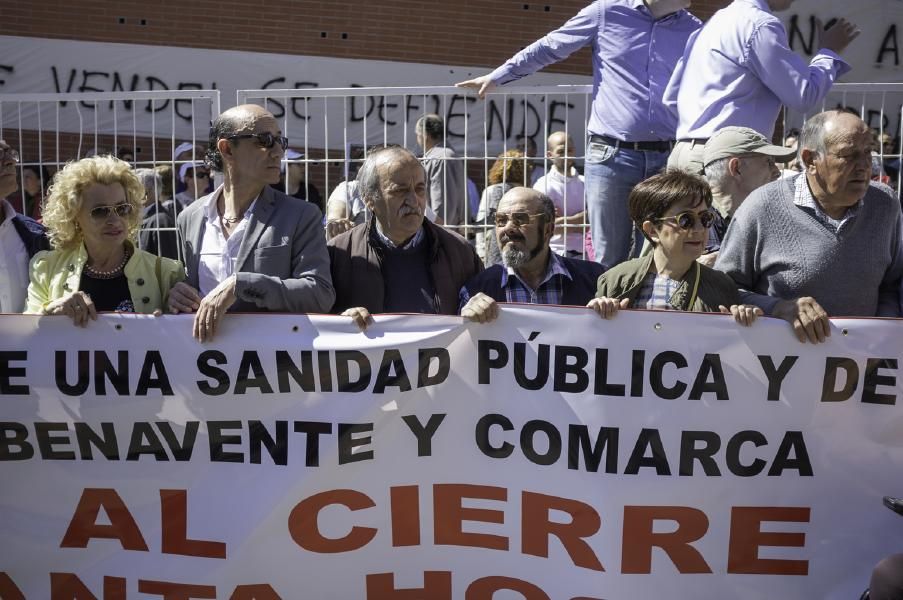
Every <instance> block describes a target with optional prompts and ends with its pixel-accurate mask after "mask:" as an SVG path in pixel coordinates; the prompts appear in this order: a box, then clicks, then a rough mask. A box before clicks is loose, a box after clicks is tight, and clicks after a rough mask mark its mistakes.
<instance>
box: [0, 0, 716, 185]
mask: <svg viewBox="0 0 903 600" xmlns="http://www.w3.org/2000/svg"><path fill="white" fill-rule="evenodd" d="M728 2H729V0H704V1H699V0H697V1H696V2H694V3H693V7H692V12H693V13H694V14H696V15H697V16H699V17H700V18H702V19H707V18H708V17H709V16H711V14H712V13H714V12H715V11H716V10H717V9H718V8H720V7H722V6H725V5H726V4H728ZM587 3H588V0H542V1H540V2H536V1H534V0H520V1H513V0H448V1H445V2H435V1H429V0H384V1H383V2H381V3H376V2H372V1H370V0H344V1H340V2H328V1H323V0H191V1H189V2H186V1H185V0H155V1H153V2H148V1H147V0H117V1H112V0H79V1H78V2H72V0H35V1H32V2H22V1H21V0H0V15H2V19H0V34H2V35H21V36H31V37H46V38H61V39H78V40H86V41H98V42H120V43H132V44H149V45H165V46H183V47H197V48H212V49H223V50H240V51H251V52H273V53H279V54H301V55H313V56H334V57H343V58H361V59H375V60H389V61H391V60H397V61H406V62H423V63H436V64H456V65H473V66H484V67H486V68H487V71H488V70H489V69H490V68H492V67H495V66H497V65H499V64H501V63H502V62H504V61H505V60H507V59H508V58H509V57H510V56H511V55H512V54H513V53H514V52H516V51H517V50H519V49H520V48H522V47H523V46H525V45H527V44H529V43H530V42H532V41H533V40H535V39H537V38H538V37H541V36H542V35H544V34H545V33H547V32H548V31H550V30H552V29H554V28H556V27H558V26H559V25H561V24H562V23H564V22H565V21H566V20H567V19H569V18H570V17H572V16H573V15H574V14H576V13H577V12H578V11H579V10H580V9H581V8H583V7H584V6H586V4H587ZM111 51H114V50H113V49H111ZM0 62H2V61H0ZM547 70H548V71H551V72H558V73H574V74H580V75H589V74H590V59H589V51H588V49H584V50H581V51H579V52H577V53H575V54H574V55H573V56H571V57H570V58H569V59H568V60H566V61H563V62H561V63H559V64H557V65H553V66H550V67H548V69H547ZM6 137H7V141H8V142H9V143H12V144H13V145H14V146H17V147H19V148H20V149H21V150H22V154H23V159H25V160H26V161H27V162H30V161H37V160H43V161H45V162H53V161H54V159H55V156H56V154H57V152H59V156H60V157H61V159H62V160H63V161H65V160H66V159H69V158H72V157H74V156H76V155H77V149H78V147H79V146H78V145H79V142H81V143H82V149H83V152H84V148H86V147H93V146H94V144H95V141H94V139H93V138H92V139H90V140H84V139H83V140H79V138H78V136H73V135H67V134H62V135H61V136H60V137H59V138H58V139H56V138H55V137H54V136H53V135H52V134H45V135H44V136H43V139H42V145H41V150H40V151H39V145H38V137H39V136H38V135H36V134H35V132H23V136H22V139H21V140H19V139H18V135H17V134H16V133H12V132H9V133H7V135H6ZM128 142H129V143H127V144H122V145H132V144H131V140H128ZM97 144H98V145H99V146H100V147H101V148H104V149H109V150H112V149H113V140H112V139H111V138H109V137H108V136H101V138H100V139H98V140H97ZM169 146H170V141H169V140H168V139H167V140H162V141H158V142H157V154H156V156H157V157H158V159H166V158H168V156H169ZM50 149H52V150H50ZM136 149H137V150H138V152H137V155H136V159H137V160H139V161H146V160H150V159H151V142H150V141H149V140H145V139H142V140H138V143H137V148H136ZM39 157H40V158H39ZM311 158H322V153H317V152H312V153H311ZM327 168H328V171H329V175H328V180H329V181H330V183H331V185H330V186H329V187H332V185H334V183H335V182H337V181H339V180H340V179H341V168H342V167H341V163H331V164H329V165H328V167H327V166H326V165H322V164H320V165H317V166H316V167H314V168H313V170H314V173H311V177H310V178H311V180H312V181H313V182H314V183H315V184H317V185H319V186H320V188H321V191H322V190H323V188H324V187H325V182H326V179H327V178H326V170H327ZM470 170H471V171H472V172H471V173H470V174H471V176H472V177H473V178H474V179H475V180H476V181H480V182H482V163H481V162H480V164H473V165H471V169H470Z"/></svg>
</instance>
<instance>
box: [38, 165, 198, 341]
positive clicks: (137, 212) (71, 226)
mask: <svg viewBox="0 0 903 600" xmlns="http://www.w3.org/2000/svg"><path fill="white" fill-rule="evenodd" d="M144 194H145V190H144V186H143V185H141V183H140V182H139V180H138V178H137V177H136V176H135V175H134V173H132V170H131V167H130V166H129V164H128V163H126V162H124V161H121V160H119V159H118V158H114V157H112V156H92V157H91V158H85V159H82V160H79V161H74V162H70V163H68V164H67V165H66V166H65V167H64V168H63V169H62V170H61V171H60V172H58V173H57V174H56V176H55V177H54V183H53V186H52V187H51V188H50V195H49V196H48V198H47V201H46V204H45V206H44V225H45V226H46V227H47V230H48V231H47V235H48V237H49V238H50V244H51V246H52V248H53V250H50V251H45V252H40V253H38V254H36V255H35V257H34V258H33V259H32V260H31V265H30V271H29V274H30V278H31V282H30V284H29V286H28V300H27V305H26V310H25V312H27V313H32V314H44V315H67V316H68V317H70V318H71V319H72V320H73V322H74V323H75V324H76V325H79V326H85V325H87V323H88V322H89V321H90V320H94V319H97V313H98V312H100V311H117V312H134V313H155V312H157V311H160V310H162V309H163V308H164V307H165V306H166V300H167V297H168V295H169V290H170V288H171V287H172V286H173V285H175V283H176V282H178V281H181V280H182V279H184V278H185V269H184V268H183V267H182V264H181V263H180V262H178V261H174V260H170V259H167V258H158V257H157V256H154V255H153V254H150V253H148V252H145V251H143V250H140V249H138V248H136V247H135V243H134V240H135V239H136V236H137V233H138V229H139V226H140V222H141V207H142V203H143V200H144Z"/></svg>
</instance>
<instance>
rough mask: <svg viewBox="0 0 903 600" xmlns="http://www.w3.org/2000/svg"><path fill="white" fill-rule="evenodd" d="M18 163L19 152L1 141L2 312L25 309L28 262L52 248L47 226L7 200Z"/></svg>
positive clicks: (0, 281) (0, 290)
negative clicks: (22, 212) (18, 210)
mask: <svg viewBox="0 0 903 600" xmlns="http://www.w3.org/2000/svg"><path fill="white" fill-rule="evenodd" d="M18 162H19V153H18V152H17V151H16V150H15V149H13V148H10V147H9V146H8V145H7V144H6V142H4V141H3V140H0V313H19V312H22V311H23V310H25V299H26V296H27V290H28V261H29V260H31V257H33V256H34V255H35V254H37V253H38V252H40V251H41V250H50V244H49V243H48V241H47V236H46V235H45V230H44V227H43V226H42V225H41V224H40V223H38V222H37V221H35V220H33V219H31V218H29V217H26V216H25V215H22V214H19V213H17V212H16V210H15V209H14V208H13V206H12V204H10V203H9V202H8V201H7V200H5V198H6V197H7V196H9V195H10V194H12V193H13V192H15V191H16V189H17V188H18V187H19V186H18V183H17V182H16V165H17V164H18Z"/></svg>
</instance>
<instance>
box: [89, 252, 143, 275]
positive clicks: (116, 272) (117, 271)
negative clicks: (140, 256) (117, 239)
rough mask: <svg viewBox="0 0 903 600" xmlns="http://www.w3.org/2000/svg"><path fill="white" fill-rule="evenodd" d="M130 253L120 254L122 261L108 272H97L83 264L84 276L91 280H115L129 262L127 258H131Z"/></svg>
mask: <svg viewBox="0 0 903 600" xmlns="http://www.w3.org/2000/svg"><path fill="white" fill-rule="evenodd" d="M131 256H132V255H131V253H130V252H129V251H128V250H126V251H125V252H123V253H122V260H121V261H119V264H118V265H116V266H115V267H113V268H112V269H110V270H109V271H99V270H97V269H94V268H93V267H90V266H89V265H87V264H85V274H86V275H87V276H88V277H91V278H92V279H115V278H116V277H119V275H121V274H122V270H123V269H124V268H125V265H126V263H127V262H129V258H131Z"/></svg>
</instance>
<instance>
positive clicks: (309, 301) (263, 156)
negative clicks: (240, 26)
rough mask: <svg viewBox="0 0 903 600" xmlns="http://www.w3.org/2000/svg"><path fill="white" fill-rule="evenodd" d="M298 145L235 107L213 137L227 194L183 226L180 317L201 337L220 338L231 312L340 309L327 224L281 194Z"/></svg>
mask: <svg viewBox="0 0 903 600" xmlns="http://www.w3.org/2000/svg"><path fill="white" fill-rule="evenodd" d="M287 146H288V140H287V139H286V138H285V137H283V136H282V132H281V131H280V129H279V123H278V122H277V121H276V119H275V117H273V115H272V114H271V113H269V112H268V111H266V110H265V109H263V108H262V107H260V106H257V105H256V104H244V105H240V106H236V107H234V108H230V109H229V110H227V111H226V112H224V113H223V114H221V115H219V116H218V117H217V118H216V120H214V122H213V126H212V127H211V128H210V147H209V150H208V151H207V163H208V164H209V165H210V166H211V167H212V168H213V169H214V170H216V171H221V172H222V174H223V185H221V186H219V187H218V188H217V189H215V190H214V191H213V193H211V194H208V195H207V196H204V197H203V198H201V199H199V200H198V201H197V202H195V203H193V204H192V205H191V206H189V207H188V208H187V209H186V210H185V212H183V213H182V214H180V215H179V216H178V219H177V225H178V228H179V237H180V238H181V240H182V255H183V256H184V257H185V267H186V270H187V271H188V278H187V280H186V282H180V283H178V284H176V286H175V287H173V289H172V290H171V291H170V294H169V307H170V309H171V310H172V312H194V313H196V314H195V318H194V328H193V334H194V336H195V337H196V338H198V339H199V340H200V341H205V340H208V339H211V338H212V337H213V335H214V334H215V333H216V330H217V328H218V326H219V323H220V322H221V321H222V319H223V317H224V316H225V314H226V311H230V312H297V313H308V312H313V313H317V312H326V311H328V310H329V307H330V306H332V303H333V300H335V292H334V291H333V288H332V281H331V279H330V277H329V255H328V254H327V252H326V240H325V238H324V236H323V225H322V215H321V214H320V211H319V210H317V208H316V207H315V206H313V205H312V204H310V203H307V202H298V201H297V200H296V199H294V198H290V197H288V196H286V195H285V194H283V193H282V192H280V191H278V190H274V189H273V188H272V187H271V185H272V184H274V183H276V182H278V181H279V175H280V170H279V166H280V163H281V162H282V156H283V153H284V151H285V148H286V147H287Z"/></svg>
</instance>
